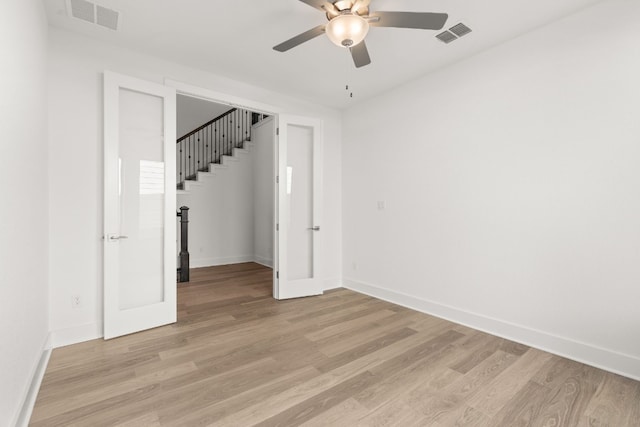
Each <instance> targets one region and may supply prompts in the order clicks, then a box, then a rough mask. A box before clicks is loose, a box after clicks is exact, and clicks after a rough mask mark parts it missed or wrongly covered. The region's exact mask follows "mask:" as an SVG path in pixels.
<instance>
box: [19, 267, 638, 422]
mask: <svg viewBox="0 0 640 427" xmlns="http://www.w3.org/2000/svg"><path fill="white" fill-rule="evenodd" d="M192 271H193V272H192V281H191V283H190V284H188V285H186V286H182V287H180V288H179V291H178V306H179V307H178V311H179V315H178V319H179V320H178V323H177V324H175V325H171V326H165V327H162V328H157V329H153V330H150V331H146V332H141V333H138V334H134V335H129V336H126V337H122V338H118V339H114V340H111V341H106V342H105V341H103V340H95V341H90V342H87V343H82V344H77V345H73V346H69V347H64V348H59V349H56V350H54V351H53V354H52V356H51V361H50V362H49V366H48V368H47V372H46V375H45V378H44V381H43V384H42V387H41V390H40V393H39V395H38V399H37V402H36V406H35V409H34V412H33V417H32V420H31V425H33V426H70V425H77V426H92V427H94V426H113V425H121V426H158V425H161V426H165V425H168V426H195V425H198V426H200V425H220V426H249V425H256V424H257V425H260V426H297V425H305V426H356V425H361V426H382V425H394V426H403V427H404V426H440V427H448V426H456V425H465V426H611V427H624V426H640V383H639V382H636V381H633V380H630V379H626V378H624V377H621V376H618V375H614V374H611V373H607V372H605V371H602V370H599V369H595V368H592V367H589V366H586V365H583V364H580V363H576V362H572V361H569V360H567V359H563V358H560V357H557V356H553V355H551V354H549V353H545V352H542V351H539V350H536V349H533V348H529V347H526V346H523V345H520V344H516V343H513V342H510V341H506V340H504V339H501V338H497V337H494V336H491V335H487V334H484V333H481V332H477V331H475V330H472V329H469V328H466V327H462V326H459V325H456V324H453V323H450V322H447V321H444V320H440V319H437V318H434V317H430V316H427V315H425V314H421V313H417V312H414V311H411V310H408V309H405V308H402V307H399V306H396V305H393V304H389V303H387V302H383V301H379V300H376V299H374V298H371V297H368V296H365V295H361V294H357V293H355V292H351V291H348V290H336V291H332V292H328V293H326V294H325V295H323V296H320V297H313V298H303V299H297V300H291V301H283V302H278V301H275V300H273V299H272V298H271V270H269V269H267V268H264V267H261V266H259V265H257V264H253V263H248V264H238V265H234V266H224V267H213V268H205V269H198V270H192Z"/></svg>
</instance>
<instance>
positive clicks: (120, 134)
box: [104, 72, 176, 339]
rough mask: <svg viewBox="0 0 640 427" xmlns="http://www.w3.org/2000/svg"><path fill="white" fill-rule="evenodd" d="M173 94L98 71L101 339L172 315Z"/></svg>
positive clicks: (169, 319) (153, 324) (164, 320)
mask: <svg viewBox="0 0 640 427" xmlns="http://www.w3.org/2000/svg"><path fill="white" fill-rule="evenodd" d="M175 122H176V92H175V89H173V88H170V87H166V86H163V85H159V84H155V83H151V82H147V81H144V80H139V79H135V78H132V77H129V76H124V75H121V74H116V73H112V72H105V73H104V338H105V339H109V338H114V337H117V336H121V335H125V334H130V333H133V332H137V331H141V330H144V329H149V328H153V327H156V326H161V325H165V324H169V323H174V322H175V321H176V257H175V242H176V223H175V221H176V210H175V203H176V182H175V167H176V166H175V165H176V161H175V156H176V152H175V149H176V148H175V145H176V144H175V142H176V123H175Z"/></svg>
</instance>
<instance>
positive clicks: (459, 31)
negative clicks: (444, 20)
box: [449, 22, 471, 37]
mask: <svg viewBox="0 0 640 427" xmlns="http://www.w3.org/2000/svg"><path fill="white" fill-rule="evenodd" d="M449 31H451V32H452V33H453V34H455V35H456V36H458V37H462V36H464V35H465V34H469V33H470V32H471V28H469V27H467V26H466V25H464V24H463V23H462V22H461V23H459V24H457V25H454V26H453V27H451V28H449Z"/></svg>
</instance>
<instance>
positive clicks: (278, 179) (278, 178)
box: [276, 175, 280, 184]
mask: <svg viewBox="0 0 640 427" xmlns="http://www.w3.org/2000/svg"><path fill="white" fill-rule="evenodd" d="M279 183H280V176H279V175H276V184H279Z"/></svg>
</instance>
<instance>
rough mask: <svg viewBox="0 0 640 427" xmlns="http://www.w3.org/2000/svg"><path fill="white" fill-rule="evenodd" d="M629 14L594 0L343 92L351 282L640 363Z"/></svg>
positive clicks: (635, 55)
mask: <svg viewBox="0 0 640 427" xmlns="http://www.w3.org/2000/svg"><path fill="white" fill-rule="evenodd" d="M638 22H640V3H638V2H637V1H629V0H615V1H607V2H601V3H599V4H597V5H595V6H593V7H591V8H589V9H586V10H584V11H582V12H580V13H578V14H576V15H573V16H571V17H568V18H566V19H563V20H561V21H559V22H556V23H553V24H550V25H548V26H545V27H543V28H540V29H538V30H536V31H534V32H532V33H529V34H527V35H525V36H522V37H519V38H517V39H515V40H513V41H511V42H508V43H506V44H503V45H501V46H498V47H496V48H493V49H492V50H490V51H487V52H484V53H482V54H479V55H477V56H475V57H473V58H470V59H468V60H465V61H462V62H460V63H457V64H455V65H453V66H450V67H447V68H444V69H441V70H439V71H438V72H435V73H433V74H431V75H428V76H425V77H424V78H422V79H421V80H418V81H415V82H413V83H410V84H407V85H405V86H402V87H399V88H397V89H396V90H394V91H392V92H389V93H387V94H385V95H383V96H380V97H378V98H376V99H374V100H370V101H368V102H367V103H364V104H361V105H357V106H355V107H353V108H351V109H350V110H348V111H347V113H346V116H345V119H344V150H343V166H344V167H343V180H344V181H343V182H344V186H343V224H344V246H343V251H344V258H343V261H344V277H345V280H346V282H347V284H348V285H349V286H352V287H355V288H359V289H364V290H367V291H368V292H372V293H376V294H378V295H383V296H385V297H387V298H390V299H394V300H397V301H402V302H403V303H406V304H412V305H413V306H416V307H421V308H422V309H425V310H429V311H431V312H434V313H437V314H439V315H443V316H447V317H450V318H453V319H455V320H458V321H461V322H465V323H468V324H471V325H472V326H476V327H480V328H483V329H486V330H489V331H493V332H495V333H498V334H501V335H505V336H509V337H511V338H514V339H516V340H520V341H525V342H529V343H531V344H534V345H537V346H540V347H544V348H548V349H550V350H552V351H556V352H558V353H562V354H565V355H568V356H570V357H573V358H576V359H580V360H585V361H587V362H590V363H593V364H597V365H600V366H604V367H607V368H609V369H613V370H617V371H619V372H623V373H625V374H627V375H632V376H635V377H640V339H638V337H639V335H638V333H639V331H640V310H639V309H638V303H639V301H640V285H639V284H640V198H639V196H638V195H639V194H640V168H639V167H638V159H640V119H639V117H640V79H639V78H638V76H640V43H639V41H640V25H638ZM470 37H473V34H472V35H471V36H470ZM463 42H464V40H461V41H460V43H463ZM378 201H384V202H385V204H386V208H385V209H383V210H379V209H378V204H377V202H378Z"/></svg>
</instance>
